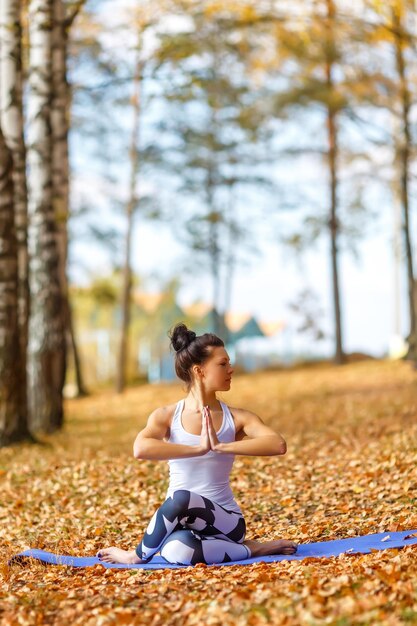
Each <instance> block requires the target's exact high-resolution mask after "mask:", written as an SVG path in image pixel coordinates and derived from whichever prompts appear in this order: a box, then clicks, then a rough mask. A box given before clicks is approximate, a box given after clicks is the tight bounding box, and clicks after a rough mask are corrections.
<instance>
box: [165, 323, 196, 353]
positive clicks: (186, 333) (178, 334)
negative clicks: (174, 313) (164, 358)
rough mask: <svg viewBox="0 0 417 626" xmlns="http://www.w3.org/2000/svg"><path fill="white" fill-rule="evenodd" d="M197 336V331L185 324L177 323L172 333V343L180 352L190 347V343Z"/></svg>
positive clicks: (176, 350)
mask: <svg viewBox="0 0 417 626" xmlns="http://www.w3.org/2000/svg"><path fill="white" fill-rule="evenodd" d="M196 337H197V335H196V334H195V332H193V331H192V330H188V328H187V327H186V325H185V324H177V325H176V326H174V328H173V329H172V331H171V334H170V338H171V345H172V347H173V348H174V350H175V352H180V350H184V349H185V348H188V346H189V345H190V343H192V342H193V341H194V339H195V338H196Z"/></svg>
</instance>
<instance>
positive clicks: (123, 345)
mask: <svg viewBox="0 0 417 626" xmlns="http://www.w3.org/2000/svg"><path fill="white" fill-rule="evenodd" d="M141 80H142V62H141V60H140V41H139V43H138V57H137V60H136V65H135V76H134V81H133V89H134V94H133V99H132V104H133V127H132V138H131V145H130V151H129V159H130V184H129V199H128V202H127V206H126V216H127V225H126V244H125V264H124V269H123V291H122V324H121V333H120V346H119V359H118V364H117V374H116V391H117V393H122V391H123V389H124V388H125V385H126V370H127V361H128V340H129V326H130V304H131V298H132V296H131V292H132V268H131V242H132V229H133V217H134V212H135V209H136V205H137V194H136V186H137V178H138V161H139V159H138V135H139V124H140V114H141Z"/></svg>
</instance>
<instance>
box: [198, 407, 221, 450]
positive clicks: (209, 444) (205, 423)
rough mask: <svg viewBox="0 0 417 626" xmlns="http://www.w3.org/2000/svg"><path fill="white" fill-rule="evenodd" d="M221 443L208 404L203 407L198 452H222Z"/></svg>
mask: <svg viewBox="0 0 417 626" xmlns="http://www.w3.org/2000/svg"><path fill="white" fill-rule="evenodd" d="M222 445H223V444H222V443H220V441H219V440H218V438H217V434H216V431H215V429H214V426H213V420H212V418H211V413H210V409H209V407H208V406H205V407H203V411H202V426H201V436H200V446H199V447H200V452H201V454H206V453H207V452H209V451H210V450H213V451H214V452H219V453H221V452H222Z"/></svg>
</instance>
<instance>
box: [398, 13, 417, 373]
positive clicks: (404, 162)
mask: <svg viewBox="0 0 417 626" xmlns="http://www.w3.org/2000/svg"><path fill="white" fill-rule="evenodd" d="M393 23H394V29H393V32H394V35H395V59H396V65H397V72H398V77H399V79H400V90H399V95H400V104H401V121H402V134H401V137H400V140H399V145H398V147H397V158H398V160H399V166H400V177H401V178H400V198H401V207H402V214H403V220H402V222H403V224H402V227H403V235H404V248H405V260H406V268H407V296H408V311H409V333H408V337H407V342H408V353H407V357H406V358H408V359H410V360H412V361H414V362H416V363H417V319H416V303H415V280H414V268H413V246H412V243H411V233H410V218H409V215H410V209H409V207H410V200H409V180H410V154H411V145H412V140H411V129H410V108H411V97H410V90H409V88H408V84H407V78H406V70H405V58H404V52H403V32H402V20H401V13H400V9H398V10H395V9H393Z"/></svg>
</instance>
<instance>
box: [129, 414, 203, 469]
mask: <svg viewBox="0 0 417 626" xmlns="http://www.w3.org/2000/svg"><path fill="white" fill-rule="evenodd" d="M170 417H171V412H170V411H169V409H168V408H167V407H162V408H160V409H156V410H155V411H153V412H152V413H151V414H150V416H149V418H148V422H147V424H146V426H145V428H144V429H143V430H141V431H140V433H139V434H138V435H137V437H136V439H135V443H134V444H133V456H134V457H135V458H136V459H149V460H155V461H164V460H168V459H184V458H187V457H192V456H202V455H203V454H206V452H208V450H209V449H210V443H209V441H208V436H207V438H206V439H207V442H206V441H205V437H204V433H202V436H201V438H200V442H199V444H198V445H196V446H187V445H183V444H177V443H168V442H166V441H163V439H164V437H166V436H167V435H168V432H169V426H170Z"/></svg>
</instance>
